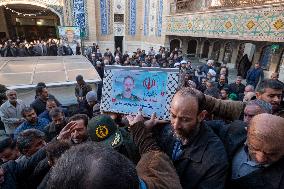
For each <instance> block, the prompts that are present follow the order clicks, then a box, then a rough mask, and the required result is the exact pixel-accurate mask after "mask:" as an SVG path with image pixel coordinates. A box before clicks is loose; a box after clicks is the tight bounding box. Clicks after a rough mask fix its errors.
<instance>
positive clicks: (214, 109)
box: [205, 79, 283, 121]
mask: <svg viewBox="0 0 284 189" xmlns="http://www.w3.org/2000/svg"><path fill="white" fill-rule="evenodd" d="M282 90H283V87H282V84H281V83H280V82H278V81H276V80H272V79H267V80H264V81H262V82H261V83H260V84H259V86H258V88H257V90H256V98H257V99H259V100H263V101H265V102H268V103H270V104H271V105H272V114H275V115H280V116H281V117H282V116H283V107H282V106H281V101H282V95H283V92H282ZM205 98H206V110H207V111H208V112H209V113H211V114H214V115H216V116H219V117H222V118H223V119H227V120H231V121H233V120H236V119H240V116H241V114H242V113H243V111H244V107H245V103H243V102H241V101H235V102H234V101H227V100H218V99H215V98H212V97H210V96H205Z"/></svg>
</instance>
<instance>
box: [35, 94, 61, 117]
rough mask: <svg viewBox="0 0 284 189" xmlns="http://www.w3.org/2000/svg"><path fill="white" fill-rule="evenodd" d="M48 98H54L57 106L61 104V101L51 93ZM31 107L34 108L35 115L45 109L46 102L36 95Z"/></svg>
mask: <svg viewBox="0 0 284 189" xmlns="http://www.w3.org/2000/svg"><path fill="white" fill-rule="evenodd" d="M48 98H49V99H54V101H55V103H56V104H57V106H58V107H59V106H61V103H60V102H59V101H58V100H57V99H56V98H55V97H54V96H53V95H51V94H49V96H48ZM31 107H32V108H33V109H34V110H35V112H36V114H37V115H40V114H41V113H42V112H44V111H45V110H46V102H44V101H43V100H41V99H40V98H39V97H37V98H36V99H35V100H34V101H33V102H32V103H31Z"/></svg>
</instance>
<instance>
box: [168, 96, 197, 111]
mask: <svg viewBox="0 0 284 189" xmlns="http://www.w3.org/2000/svg"><path fill="white" fill-rule="evenodd" d="M171 112H172V113H175V114H180V115H182V116H184V115H185V116H186V115H188V116H190V115H192V114H193V115H196V114H197V112H198V102H197V99H196V98H194V97H191V96H188V97H183V96H180V95H176V96H175V97H174V98H173V100H172V103H171Z"/></svg>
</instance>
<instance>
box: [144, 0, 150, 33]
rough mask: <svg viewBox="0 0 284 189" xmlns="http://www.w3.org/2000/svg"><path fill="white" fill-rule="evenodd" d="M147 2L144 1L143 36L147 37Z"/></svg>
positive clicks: (147, 0)
mask: <svg viewBox="0 0 284 189" xmlns="http://www.w3.org/2000/svg"><path fill="white" fill-rule="evenodd" d="M149 3H150V2H149V0H145V1H144V36H147V35H148V30H149Z"/></svg>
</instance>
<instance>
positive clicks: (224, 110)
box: [205, 95, 245, 121]
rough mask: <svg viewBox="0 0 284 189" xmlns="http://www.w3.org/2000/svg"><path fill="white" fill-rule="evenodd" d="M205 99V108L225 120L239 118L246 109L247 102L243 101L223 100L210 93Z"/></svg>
mask: <svg viewBox="0 0 284 189" xmlns="http://www.w3.org/2000/svg"><path fill="white" fill-rule="evenodd" d="M205 99H206V107H205V110H207V111H208V112H209V113H211V114H214V115H216V116H219V117H221V118H222V119H225V120H230V121H234V120H238V119H239V118H240V116H241V114H242V113H243V111H244V107H245V103H244V102H241V101H231V100H221V99H216V98H213V97H211V96H208V95H205Z"/></svg>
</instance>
